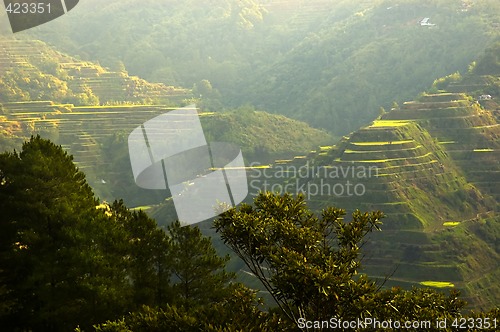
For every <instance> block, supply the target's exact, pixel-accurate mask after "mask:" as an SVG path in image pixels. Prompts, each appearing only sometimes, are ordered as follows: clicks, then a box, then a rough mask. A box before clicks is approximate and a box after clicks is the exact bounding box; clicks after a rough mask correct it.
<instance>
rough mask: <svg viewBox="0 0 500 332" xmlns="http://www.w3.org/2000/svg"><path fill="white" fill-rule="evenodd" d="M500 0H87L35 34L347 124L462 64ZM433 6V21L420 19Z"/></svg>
mask: <svg viewBox="0 0 500 332" xmlns="http://www.w3.org/2000/svg"><path fill="white" fill-rule="evenodd" d="M97 3H98V5H97ZM95 6H98V7H99V8H100V9H99V11H97V12H96V11H95V10H94V8H95ZM499 6H500V4H499V3H498V1H495V0H477V1H460V0H440V1H418V0H403V1H393V0H384V1H382V0H368V1H329V0H312V1H305V0H293V1H272V0H267V1H264V0H245V1H236V0H228V1H217V0H211V1H208V0H204V1H194V0H193V1H182V2H179V1H166V0H165V1H146V2H144V1H141V2H138V1H106V3H102V2H100V1H85V2H82V4H81V5H80V6H78V8H77V9H75V11H74V12H73V13H71V14H70V15H67V17H65V18H61V19H60V20H57V21H55V22H52V23H50V24H47V25H44V26H41V27H39V28H37V29H34V30H33V31H31V32H29V33H28V34H30V35H33V34H34V35H35V36H36V38H40V39H42V40H45V41H49V42H51V43H53V44H55V45H57V47H59V48H61V49H63V50H65V51H67V52H70V53H71V54H78V55H80V56H81V57H82V58H83V59H88V60H94V61H97V60H98V61H99V62H100V63H101V64H103V65H105V66H110V67H111V68H115V69H116V68H119V67H121V66H122V64H125V66H126V68H127V69H128V70H129V71H130V73H131V74H133V75H138V76H140V77H142V78H146V79H148V80H150V81H153V82H163V83H166V84H167V85H177V86H183V87H188V88H190V87H192V86H193V85H194V84H196V83H198V82H200V81H201V80H204V79H206V80H208V81H210V82H211V84H212V86H213V87H214V88H215V89H217V90H218V91H219V92H220V94H221V96H220V97H219V100H220V102H221V103H222V105H225V106H231V107H238V106H240V105H242V104H246V103H250V104H253V105H254V106H256V107H257V108H259V109H263V110H265V111H268V112H272V113H280V114H284V115H287V116H289V117H292V118H295V119H300V120H303V121H306V122H307V123H309V124H311V125H313V126H315V127H321V128H325V129H327V130H330V131H332V132H333V133H334V134H335V135H339V134H346V133H349V132H351V131H353V130H356V129H358V128H359V127H360V126H362V125H364V124H365V123H367V122H368V121H371V120H372V119H373V118H374V117H376V116H377V115H378V109H379V108H380V107H381V106H383V107H384V108H386V109H389V108H390V107H391V105H392V103H393V102H394V101H397V102H402V101H404V100H407V99H410V98H413V96H415V95H416V94H418V93H419V92H420V91H422V90H423V89H425V88H426V87H428V86H429V85H430V84H431V83H432V82H433V81H434V80H435V79H437V78H439V77H442V76H445V75H448V74H449V73H453V72H456V71H460V72H464V71H466V70H467V66H468V65H469V63H470V62H472V61H473V60H474V59H475V58H476V57H477V56H479V55H480V54H481V52H482V51H483V50H484V48H485V47H486V45H488V43H489V42H491V40H492V39H493V38H495V36H497V35H498V31H500V30H499V29H498V27H499V24H500V19H499V17H498V13H499V12H500V7H499ZM425 17H428V18H429V22H431V23H429V25H421V24H420V21H421V20H422V19H424V18H425ZM131 22H133V24H130V23H131Z"/></svg>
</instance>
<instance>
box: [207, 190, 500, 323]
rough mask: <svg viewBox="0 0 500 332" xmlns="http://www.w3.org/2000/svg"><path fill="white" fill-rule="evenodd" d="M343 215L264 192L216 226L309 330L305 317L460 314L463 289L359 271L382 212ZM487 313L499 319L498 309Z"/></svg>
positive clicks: (453, 316) (415, 317)
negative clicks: (383, 285)
mask: <svg viewBox="0 0 500 332" xmlns="http://www.w3.org/2000/svg"><path fill="white" fill-rule="evenodd" d="M344 215H345V211H344V210H342V209H336V208H328V209H326V210H324V211H323V212H322V214H321V217H320V218H318V217H317V216H315V215H314V214H313V213H312V212H311V211H310V210H309V209H308V208H307V206H306V204H305V201H304V197H303V196H299V197H297V198H294V197H292V196H291V195H289V194H285V195H284V196H279V195H276V194H272V193H261V194H259V195H258V196H257V197H256V198H255V200H254V206H250V205H245V204H243V205H241V206H240V208H239V209H231V210H228V211H227V212H225V213H223V214H222V215H220V216H219V218H218V219H217V220H216V221H215V227H216V229H217V231H218V232H220V233H221V237H222V239H223V241H224V242H225V243H226V244H227V245H228V246H229V247H231V248H232V249H233V250H234V252H235V253H236V254H237V255H238V256H239V257H240V258H241V259H242V260H243V261H244V262H245V263H246V265H247V266H248V268H249V269H250V271H251V272H252V273H253V274H254V275H255V276H256V277H257V278H258V279H259V280H260V281H261V282H262V283H263V284H264V286H265V287H266V289H267V290H268V291H269V292H270V293H271V295H272V296H273V297H274V299H275V300H276V302H277V303H278V305H279V307H280V309H281V311H282V312H283V313H284V315H286V317H288V318H289V320H290V321H291V322H294V323H295V324H296V326H297V327H298V328H300V329H304V330H309V329H308V327H307V326H305V325H304V322H305V321H329V320H330V319H335V320H336V321H337V322H338V321H357V320H358V319H359V320H362V321H365V319H377V320H379V321H383V320H386V321H388V320H392V321H399V322H401V321H407V320H410V321H411V320H432V321H433V322H435V321H436V319H445V318H446V319H448V321H451V320H453V319H456V318H460V317H462V316H461V309H463V307H464V306H465V302H464V301H463V300H460V299H459V298H458V295H459V294H458V292H455V291H452V292H451V294H450V295H446V294H444V293H440V292H436V291H434V290H431V289H413V290H411V291H405V290H401V289H399V288H393V289H389V290H381V289H380V286H377V285H376V284H375V282H373V281H370V280H369V279H368V278H367V277H366V276H365V275H361V274H359V273H358V269H359V267H360V248H361V247H362V245H363V238H364V237H365V236H366V235H367V234H368V233H369V232H371V231H373V230H375V229H379V225H380V224H381V221H380V220H381V219H382V218H383V214H382V213H381V212H371V213H362V212H360V211H355V212H354V213H353V214H352V220H351V221H349V222H346V221H345V220H344ZM485 315H486V316H489V317H490V318H491V319H493V317H496V316H495V315H498V312H497V311H491V312H490V313H488V314H485ZM479 316H480V315H479ZM311 327H312V328H313V329H314V330H322V329H323V328H325V326H309V328H311ZM329 327H331V326H329ZM370 327H373V326H365V328H370ZM363 330H364V329H363ZM374 330H376V327H375V328H374Z"/></svg>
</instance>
